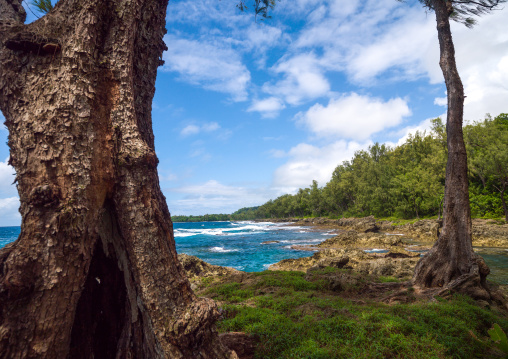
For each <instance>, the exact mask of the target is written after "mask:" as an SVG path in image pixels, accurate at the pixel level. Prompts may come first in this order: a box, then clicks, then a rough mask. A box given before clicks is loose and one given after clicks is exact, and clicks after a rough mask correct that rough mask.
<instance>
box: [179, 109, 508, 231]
mask: <svg viewBox="0 0 508 359" xmlns="http://www.w3.org/2000/svg"><path fill="white" fill-rule="evenodd" d="M464 140H465V143H466V149H467V153H468V167H469V198H470V202H471V212H472V215H473V216H474V217H495V218H497V217H502V216H504V217H505V218H506V220H507V222H508V209H507V206H506V200H505V198H504V197H505V192H506V191H507V190H508V114H501V115H499V116H497V117H495V118H491V117H490V116H489V115H488V116H487V117H486V119H485V120H484V121H481V122H477V123H473V124H469V125H467V126H465V127H464ZM446 159H447V148H446V129H445V126H444V124H443V122H442V121H441V119H440V118H437V119H435V120H432V129H431V131H430V133H426V132H423V133H422V132H416V133H415V134H414V135H410V136H409V137H408V138H407V139H406V141H405V142H404V143H403V144H401V145H399V146H397V147H394V148H392V147H389V146H386V145H384V144H379V143H376V144H375V145H373V146H370V147H369V148H368V149H367V150H361V151H357V152H356V153H355V155H354V156H353V158H352V159H351V160H350V161H344V162H343V163H342V164H340V165H339V166H337V168H336V169H335V171H334V172H333V175H332V178H331V180H330V181H329V182H328V183H327V184H326V185H325V186H323V187H320V186H319V184H318V183H317V182H316V181H313V182H312V184H311V186H310V187H308V188H300V189H299V190H298V191H297V193H296V194H294V195H291V194H286V195H283V196H280V197H278V198H276V199H274V200H270V201H268V202H266V203H265V204H263V205H262V206H259V207H251V208H242V209H241V210H239V211H237V212H235V213H233V214H231V215H229V217H228V218H227V219H218V220H247V219H268V218H286V217H305V216H329V217H363V216H369V215H374V216H375V217H378V218H380V217H397V218H420V217H427V216H440V215H441V212H442V206H443V197H444V183H445V169H446ZM207 216H209V217H211V216H228V215H207ZM191 217H192V218H198V217H199V218H202V220H205V219H204V217H206V216H195V217H193V216H191ZM173 218H174V220H175V221H177V220H176V219H175V218H176V217H173ZM178 218H180V216H178ZM186 218H189V217H186ZM221 218H225V217H221ZM212 220H213V219H212Z"/></svg>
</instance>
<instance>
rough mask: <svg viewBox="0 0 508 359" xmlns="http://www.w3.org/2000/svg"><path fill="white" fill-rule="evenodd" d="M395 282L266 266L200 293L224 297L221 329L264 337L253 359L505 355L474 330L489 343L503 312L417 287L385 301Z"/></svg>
mask: <svg viewBox="0 0 508 359" xmlns="http://www.w3.org/2000/svg"><path fill="white" fill-rule="evenodd" d="M396 281H397V280H396V279H394V278H389V277H388V278H387V277H381V278H375V277H365V276H360V275H355V274H353V273H351V272H348V271H346V270H339V269H334V268H325V269H320V270H316V271H312V272H310V273H309V274H307V275H306V274H305V273H300V272H271V271H265V272H260V273H248V274H243V275H241V276H236V277H230V278H227V279H220V280H213V279H208V280H207V281H206V282H205V283H202V286H203V287H201V289H200V290H198V293H200V295H203V296H207V297H211V298H214V299H216V300H218V301H219V302H220V305H221V310H222V311H223V318H222V319H221V320H220V321H219V323H218V327H219V330H220V331H221V332H229V331H241V332H246V333H250V334H253V335H255V336H256V337H257V338H258V340H259V342H258V345H257V349H256V352H255V358H267V359H268V358H277V359H282V358H292V359H296V358H315V359H318V358H323V359H325V358H326V359H329V358H425V359H430V358H499V357H503V355H502V354H501V353H499V352H496V349H494V346H493V344H492V342H490V343H487V344H485V343H482V342H480V341H478V340H476V339H474V338H473V336H476V337H478V338H480V339H482V340H484V341H486V340H487V339H486V338H487V336H488V335H487V330H488V329H489V328H490V327H491V326H492V325H493V323H498V324H499V325H500V326H501V327H502V328H503V329H504V330H505V331H506V330H507V329H508V319H507V317H506V316H505V315H504V314H501V313H499V312H496V311H495V310H494V309H489V308H481V307H480V306H478V305H477V304H476V303H475V302H474V301H472V300H471V299H469V298H466V297H462V296H454V297H451V298H450V299H433V300H430V301H429V300H428V299H427V300H417V299H416V297H415V296H414V295H413V294H414V293H413V291H412V288H408V289H407V290H406V291H405V292H404V293H405V299H402V300H399V303H398V304H390V305H388V304H384V303H383V302H382V301H381V299H382V298H386V296H387V295H389V294H390V293H391V292H392V291H394V290H395V289H396V288H395V286H398V285H399V284H397V283H396ZM372 282H374V283H377V284H374V285H371V284H369V283H372ZM381 283H388V284H381ZM390 285H395V286H392V287H390ZM373 286H374V288H377V289H373ZM376 286H377V287H376ZM383 286H387V287H386V288H384V289H381V290H380V289H379V288H380V287H383ZM403 297H404V296H403Z"/></svg>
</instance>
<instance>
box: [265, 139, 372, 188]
mask: <svg viewBox="0 0 508 359" xmlns="http://www.w3.org/2000/svg"><path fill="white" fill-rule="evenodd" d="M370 144H372V143H371V142H365V143H363V144H359V143H357V142H346V141H336V142H334V143H332V144H329V145H326V146H323V147H317V146H313V145H309V144H307V143H300V144H299V145H297V146H295V147H293V148H291V150H290V151H289V152H288V154H287V155H288V156H289V157H290V159H289V160H288V162H287V163H285V164H284V165H282V166H280V167H279V168H277V170H276V171H275V172H274V174H273V186H274V187H275V188H279V189H281V190H283V191H284V192H294V191H296V190H297V189H298V188H303V187H308V186H309V185H310V184H311V183H312V180H316V181H318V182H319V183H320V185H324V184H325V183H326V182H328V181H329V180H330V178H331V176H332V173H333V171H334V170H335V168H336V167H337V166H338V165H339V164H341V163H342V162H343V161H346V160H350V159H351V158H352V157H353V155H354V153H355V151H358V150H360V149H362V148H367V147H368V146H369V145H370Z"/></svg>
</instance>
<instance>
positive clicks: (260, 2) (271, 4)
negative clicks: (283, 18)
mask: <svg viewBox="0 0 508 359" xmlns="http://www.w3.org/2000/svg"><path fill="white" fill-rule="evenodd" d="M279 1H280V0H279ZM275 5H276V0H254V13H255V14H256V19H257V17H258V15H261V16H262V17H263V18H264V19H269V18H271V16H269V15H268V13H269V11H270V10H273V9H274V8H275ZM236 7H237V8H239V9H240V11H246V10H248V9H249V7H248V6H247V5H246V3H245V1H240V2H239V3H238V4H237V5H236Z"/></svg>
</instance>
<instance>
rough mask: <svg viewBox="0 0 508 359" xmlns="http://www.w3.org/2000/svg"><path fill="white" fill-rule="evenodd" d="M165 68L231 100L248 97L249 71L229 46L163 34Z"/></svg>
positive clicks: (240, 99) (184, 79)
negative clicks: (166, 49)
mask: <svg viewBox="0 0 508 359" xmlns="http://www.w3.org/2000/svg"><path fill="white" fill-rule="evenodd" d="M164 41H165V42H166V44H167V46H168V51H166V52H165V53H164V55H163V57H164V60H165V61H166V64H165V65H164V66H163V70H165V71H174V72H178V73H179V74H180V77H181V79H182V80H183V81H186V82H189V83H191V84H194V85H199V86H202V87H204V88H206V89H209V90H213V91H218V92H223V93H227V94H229V95H230V96H231V98H232V99H233V100H234V101H244V100H246V99H247V86H248V84H249V82H250V72H249V70H248V69H247V67H245V65H243V63H242V60H241V58H240V55H239V54H238V53H237V52H236V51H234V50H233V49H232V48H231V47H228V46H227V45H224V44H222V45H221V44H215V43H212V42H207V41H206V40H203V41H198V40H186V39H182V38H178V37H177V36H175V35H166V36H165V37H164Z"/></svg>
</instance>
